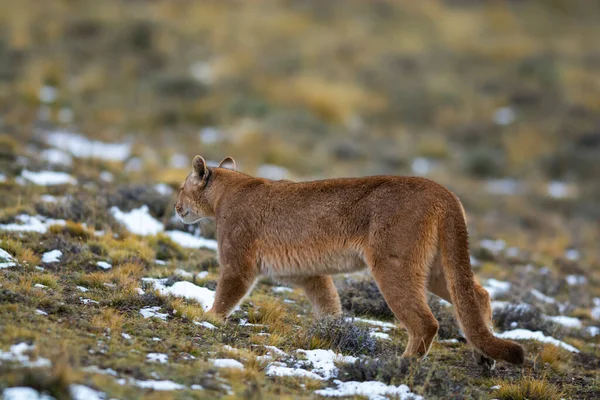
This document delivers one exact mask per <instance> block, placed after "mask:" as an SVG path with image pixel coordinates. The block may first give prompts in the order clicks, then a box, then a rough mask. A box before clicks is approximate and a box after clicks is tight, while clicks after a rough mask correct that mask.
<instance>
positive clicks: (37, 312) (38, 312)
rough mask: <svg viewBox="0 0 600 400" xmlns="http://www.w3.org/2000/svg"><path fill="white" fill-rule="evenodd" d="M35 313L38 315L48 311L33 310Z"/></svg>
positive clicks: (45, 313)
mask: <svg viewBox="0 0 600 400" xmlns="http://www.w3.org/2000/svg"><path fill="white" fill-rule="evenodd" d="M35 313H36V314H38V315H48V313H47V312H46V311H44V310H35Z"/></svg>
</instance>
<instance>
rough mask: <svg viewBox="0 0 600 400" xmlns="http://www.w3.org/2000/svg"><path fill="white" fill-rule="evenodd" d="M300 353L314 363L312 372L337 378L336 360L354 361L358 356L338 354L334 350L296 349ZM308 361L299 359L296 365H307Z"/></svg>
mask: <svg viewBox="0 0 600 400" xmlns="http://www.w3.org/2000/svg"><path fill="white" fill-rule="evenodd" d="M296 351H297V352H298V353H300V354H304V356H306V359H307V362H308V363H309V364H310V365H312V372H314V373H315V374H318V375H320V376H322V377H323V378H325V379H329V378H335V377H336V376H337V373H338V369H337V367H336V366H335V364H334V361H338V362H343V363H353V362H354V361H356V357H352V356H342V355H340V354H336V353H334V352H333V350H323V349H317V350H303V349H299V350H296ZM305 365H306V361H299V362H298V365H296V366H305Z"/></svg>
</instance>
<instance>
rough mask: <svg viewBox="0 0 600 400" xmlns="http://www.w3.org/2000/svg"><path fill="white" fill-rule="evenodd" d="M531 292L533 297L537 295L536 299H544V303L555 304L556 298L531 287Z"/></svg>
mask: <svg viewBox="0 0 600 400" xmlns="http://www.w3.org/2000/svg"><path fill="white" fill-rule="evenodd" d="M529 293H531V295H532V296H533V297H535V298H536V299H538V300H540V301H543V302H544V303H548V304H555V303H556V300H555V299H554V298H552V297H550V296H546V295H545V294H544V293H542V292H540V291H539V290H537V289H531V290H530V291H529Z"/></svg>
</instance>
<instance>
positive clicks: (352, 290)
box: [339, 279, 394, 320]
mask: <svg viewBox="0 0 600 400" xmlns="http://www.w3.org/2000/svg"><path fill="white" fill-rule="evenodd" d="M339 294H340V300H341V302H342V308H343V309H344V310H346V311H348V312H351V313H352V314H354V315H368V316H371V317H375V318H383V319H388V320H390V319H393V318H394V313H392V310H390V308H389V307H388V305H387V303H386V302H385V299H384V298H383V295H382V294H381V292H380V291H379V288H378V287H377V284H376V283H375V281H374V280H372V279H363V280H354V279H349V280H346V281H345V282H343V283H342V284H341V285H340V288H339Z"/></svg>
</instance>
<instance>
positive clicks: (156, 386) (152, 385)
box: [117, 379, 186, 391]
mask: <svg viewBox="0 0 600 400" xmlns="http://www.w3.org/2000/svg"><path fill="white" fill-rule="evenodd" d="M117 383H119V384H121V385H124V384H126V383H129V384H130V385H134V386H137V387H139V388H142V389H152V390H165V391H166V390H183V389H186V387H185V386H183V385H182V384H179V383H175V382H173V381H167V380H162V381H154V380H147V381H139V380H137V379H130V380H129V381H126V380H125V379H120V380H118V381H117Z"/></svg>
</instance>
